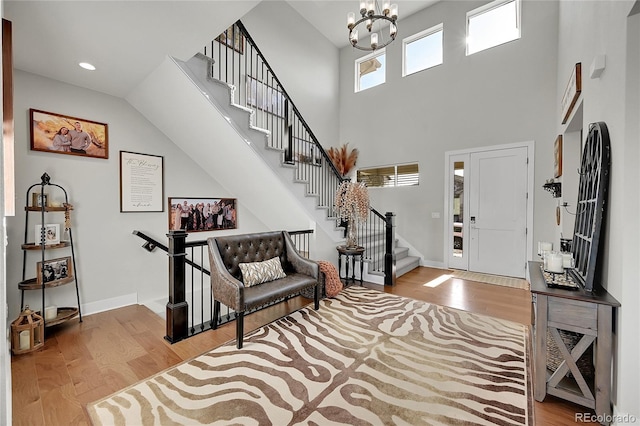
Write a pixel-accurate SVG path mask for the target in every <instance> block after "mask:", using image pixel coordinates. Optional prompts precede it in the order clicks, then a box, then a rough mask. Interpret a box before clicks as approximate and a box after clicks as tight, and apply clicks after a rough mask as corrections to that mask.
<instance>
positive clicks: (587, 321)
mask: <svg viewBox="0 0 640 426" xmlns="http://www.w3.org/2000/svg"><path fill="white" fill-rule="evenodd" d="M540 265H541V262H529V280H530V283H531V296H532V300H533V304H534V306H533V310H534V314H535V318H534V320H533V322H534V324H533V329H534V334H535V341H534V347H533V349H534V375H535V376H534V392H533V396H534V398H535V399H536V401H540V402H541V401H542V400H544V398H545V396H546V395H547V394H550V395H554V396H557V397H559V398H562V399H565V400H567V401H572V402H575V403H576V404H580V405H583V406H585V407H589V408H592V409H594V410H595V412H596V415H598V416H602V418H603V419H610V418H611V363H612V361H613V359H612V355H611V350H612V335H613V328H612V321H613V310H614V308H617V307H619V306H620V303H619V302H618V301H617V300H616V299H615V298H614V297H613V296H611V295H610V294H609V293H607V292H606V291H604V290H600V291H599V292H593V293H589V292H586V291H584V290H583V289H582V288H580V289H579V290H575V291H571V290H562V289H555V288H549V287H547V284H546V283H545V282H544V276H543V274H542V270H541V269H540ZM547 330H548V331H549V334H550V335H551V336H552V338H553V340H554V342H555V344H556V345H557V347H558V349H559V350H560V353H561V355H562V358H563V361H562V363H561V364H560V365H559V366H558V367H557V369H556V370H555V371H551V370H550V369H549V368H548V366H547V365H548V363H547V358H548V352H547ZM559 330H566V331H570V332H574V333H577V334H578V335H582V337H581V338H580V341H579V342H578V343H577V344H576V345H575V347H573V348H567V346H566V345H565V343H564V342H563V340H562V338H561V336H560V333H559ZM590 346H593V351H594V354H595V356H594V367H595V377H594V378H593V379H585V377H583V374H582V372H581V371H580V369H579V368H578V366H577V364H576V361H577V360H578V359H579V358H580V356H581V355H582V354H583V353H584V352H585V351H586V350H587V349H588V348H589V347H590ZM569 372H571V374H572V375H573V379H571V378H568V377H566V376H567V373H569ZM604 424H608V421H607V420H604Z"/></svg>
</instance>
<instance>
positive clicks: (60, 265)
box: [36, 256, 73, 285]
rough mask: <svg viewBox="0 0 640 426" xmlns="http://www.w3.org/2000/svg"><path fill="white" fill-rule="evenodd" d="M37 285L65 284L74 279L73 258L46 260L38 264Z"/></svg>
mask: <svg viewBox="0 0 640 426" xmlns="http://www.w3.org/2000/svg"><path fill="white" fill-rule="evenodd" d="M36 267H37V278H36V280H37V283H38V285H42V284H49V285H55V284H63V283H65V282H69V279H70V278H73V262H72V261H71V256H66V257H60V258H57V259H50V260H45V261H44V263H43V262H38V264H37V266H36Z"/></svg>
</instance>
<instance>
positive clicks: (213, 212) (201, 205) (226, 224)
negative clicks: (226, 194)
mask: <svg viewBox="0 0 640 426" xmlns="http://www.w3.org/2000/svg"><path fill="white" fill-rule="evenodd" d="M237 227H238V220H237V200H236V199H235V198H185V197H170V198H169V229H170V230H178V229H183V230H185V231H187V232H203V231H217V230H220V229H236V228H237Z"/></svg>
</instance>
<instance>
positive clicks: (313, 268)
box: [283, 231, 319, 281]
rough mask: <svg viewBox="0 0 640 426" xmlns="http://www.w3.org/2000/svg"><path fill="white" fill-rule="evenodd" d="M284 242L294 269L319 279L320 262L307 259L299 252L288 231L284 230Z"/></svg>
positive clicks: (288, 258)
mask: <svg viewBox="0 0 640 426" xmlns="http://www.w3.org/2000/svg"><path fill="white" fill-rule="evenodd" d="M283 234H284V242H285V246H286V248H287V260H288V261H289V263H291V266H292V267H293V269H294V270H295V271H296V272H297V273H299V274H305V275H310V276H312V277H313V278H315V279H316V281H317V280H318V271H319V267H318V264H317V263H316V262H314V261H312V260H309V259H305V258H304V257H302V256H301V255H300V253H298V250H297V249H296V246H295V244H293V241H292V240H291V236H290V235H289V233H288V232H286V231H284V232H283Z"/></svg>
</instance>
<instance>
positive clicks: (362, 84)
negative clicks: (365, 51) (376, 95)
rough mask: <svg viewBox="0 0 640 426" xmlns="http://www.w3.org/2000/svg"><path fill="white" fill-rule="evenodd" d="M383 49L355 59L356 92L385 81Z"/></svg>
mask: <svg viewBox="0 0 640 426" xmlns="http://www.w3.org/2000/svg"><path fill="white" fill-rule="evenodd" d="M385 63H386V55H385V50H384V49H380V50H376V51H375V52H373V53H370V54H369V55H367V56H363V57H362V58H360V59H358V60H356V72H355V76H356V84H355V85H356V93H357V92H360V91H362V90H366V89H369V88H371V87H374V86H377V85H379V84H383V83H384V82H385V76H386V72H385V69H386V67H385Z"/></svg>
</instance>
